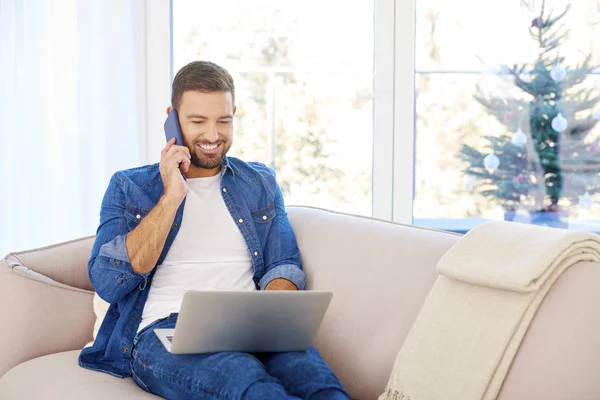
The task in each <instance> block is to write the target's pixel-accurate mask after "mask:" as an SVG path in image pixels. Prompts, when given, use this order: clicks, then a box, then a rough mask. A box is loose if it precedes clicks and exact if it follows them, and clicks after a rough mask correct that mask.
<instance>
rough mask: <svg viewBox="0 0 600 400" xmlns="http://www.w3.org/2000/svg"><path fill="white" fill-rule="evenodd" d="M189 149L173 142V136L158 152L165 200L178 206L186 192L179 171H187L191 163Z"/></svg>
mask: <svg viewBox="0 0 600 400" xmlns="http://www.w3.org/2000/svg"><path fill="white" fill-rule="evenodd" d="M190 159H191V155H190V150H189V149H188V148H187V147H185V146H178V145H176V144H175V138H172V139H171V140H169V141H168V142H167V145H166V146H165V147H164V149H162V151H161V152H160V176H161V177H162V181H163V186H164V195H163V197H164V198H165V200H168V201H169V202H173V204H175V205H176V206H179V205H180V204H181V202H182V201H183V199H184V198H185V196H186V195H187V192H188V186H187V183H186V182H185V180H184V179H183V176H181V173H182V172H183V173H185V172H188V170H189V168H190V165H191V161H190Z"/></svg>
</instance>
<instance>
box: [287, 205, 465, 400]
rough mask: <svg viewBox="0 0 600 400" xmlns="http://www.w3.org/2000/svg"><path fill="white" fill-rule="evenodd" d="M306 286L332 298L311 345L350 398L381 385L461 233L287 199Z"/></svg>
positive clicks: (366, 395)
mask: <svg viewBox="0 0 600 400" xmlns="http://www.w3.org/2000/svg"><path fill="white" fill-rule="evenodd" d="M288 213H289V218H290V222H291V224H292V226H293V228H294V232H295V234H296V238H297V240H298V246H299V247H300V254H301V256H302V262H303V266H304V270H305V272H306V276H307V287H308V288H309V289H312V290H331V291H332V292H333V298H332V300H331V305H330V306H329V309H328V311H327V314H326V315H325V319H324V320H323V324H322V325H321V329H320V330H319V333H318V335H317V339H316V342H315V345H316V347H317V349H318V350H319V351H320V352H321V354H322V355H323V358H324V359H325V361H326V362H327V363H328V364H329V365H330V366H331V368H332V369H333V370H334V371H335V373H336V374H337V375H338V377H339V378H340V380H341V381H342V384H343V385H344V387H345V388H346V389H347V390H348V392H349V393H350V394H351V395H352V398H354V399H361V400H362V399H376V398H377V397H378V396H379V395H380V394H381V392H383V390H384V388H385V385H386V383H387V381H388V378H389V376H390V372H391V370H392V366H393V364H394V359H395V357H396V354H398V350H399V349H400V346H401V345H402V343H403V341H404V338H405V337H406V335H407V333H408V331H409V330H410V328H411V326H412V323H413V321H414V319H415V317H416V315H417V314H418V312H419V310H420V309H421V306H422V304H423V302H424V301H425V298H426V297H427V295H428V294H429V291H430V290H431V287H432V285H433V282H434V281H435V279H436V278H437V272H436V269H435V266H436V264H437V262H438V261H439V259H440V258H441V257H442V255H443V254H444V253H445V252H446V251H447V250H448V249H449V248H450V247H451V246H452V245H453V244H455V243H456V242H457V241H458V239H460V236H458V235H453V234H449V233H443V232H438V231H431V230H427V229H421V228H415V227H412V226H405V225H400V224H394V223H390V222H382V221H377V220H374V219H371V218H365V217H354V216H348V215H346V214H340V213H335V212H331V211H326V210H320V209H314V208H308V207H289V208H288Z"/></svg>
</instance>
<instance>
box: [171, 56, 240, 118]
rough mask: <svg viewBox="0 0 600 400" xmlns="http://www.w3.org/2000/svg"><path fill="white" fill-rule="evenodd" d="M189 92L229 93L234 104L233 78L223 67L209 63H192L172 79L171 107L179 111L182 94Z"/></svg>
mask: <svg viewBox="0 0 600 400" xmlns="http://www.w3.org/2000/svg"><path fill="white" fill-rule="evenodd" d="M189 90H199V91H201V92H209V93H210V92H229V93H231V99H232V101H233V104H235V87H234V85H233V78H232V77H231V75H230V74H229V72H227V70H226V69H225V68H223V67H220V66H218V65H217V64H215V63H212V62H210V61H193V62H191V63H189V64H187V65H186V66H185V67H183V68H181V69H180V70H179V72H177V75H175V79H173V90H172V93H171V105H172V106H173V107H175V109H176V110H177V109H179V102H180V101H181V97H182V96H183V93H185V92H187V91H189Z"/></svg>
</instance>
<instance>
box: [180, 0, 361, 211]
mask: <svg viewBox="0 0 600 400" xmlns="http://www.w3.org/2000/svg"><path fill="white" fill-rule="evenodd" d="M345 4H346V3H344V2H342V1H339V0H326V1H321V0H320V1H315V0H312V1H303V2H280V1H273V0H271V1H266V0H252V1H239V0H238V1H235V0H226V1H221V2H210V1H198V0H174V1H173V40H174V43H173V53H174V54H173V57H174V69H175V71H177V70H178V69H179V68H181V67H182V66H183V65H185V64H187V63H188V62H190V61H193V60H199V59H201V60H209V61H213V62H216V63H217V64H219V65H221V66H223V67H224V68H226V69H227V70H228V71H229V72H231V74H232V75H233V78H234V80H235V83H236V105H237V106H238V114H237V116H236V122H235V123H236V125H235V142H234V145H233V147H232V150H231V153H230V155H232V156H238V157H240V158H242V159H244V160H247V161H260V162H264V163H265V164H267V165H270V166H272V167H274V168H275V169H276V171H277V174H278V181H279V183H280V185H281V187H282V190H283V192H284V195H285V198H286V202H287V203H288V204H302V205H315V206H320V207H325V208H331V209H336V210H340V211H346V212H353V213H359V214H364V215H370V214H371V203H372V201H371V197H372V195H371V193H372V178H371V175H372V161H373V159H372V147H373V104H372V103H373V100H372V91H373V2H359V3H357V4H356V5H354V6H353V7H346V6H345ZM342 9H343V10H344V18H338V14H339V10H342ZM332 18H335V24H332Z"/></svg>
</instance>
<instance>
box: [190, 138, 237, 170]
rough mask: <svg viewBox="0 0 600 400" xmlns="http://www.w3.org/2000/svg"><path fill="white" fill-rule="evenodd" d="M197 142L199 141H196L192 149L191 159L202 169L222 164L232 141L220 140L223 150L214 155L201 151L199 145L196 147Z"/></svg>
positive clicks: (194, 164)
mask: <svg viewBox="0 0 600 400" xmlns="http://www.w3.org/2000/svg"><path fill="white" fill-rule="evenodd" d="M197 144H199V143H198V142H195V143H194V144H193V147H192V149H191V151H190V155H191V159H190V161H191V163H192V165H193V166H195V167H196V168H201V169H214V168H217V167H219V166H220V165H221V164H223V160H224V159H225V156H226V155H227V152H228V151H229V149H230V148H231V142H225V141H223V142H219V145H220V149H221V152H220V153H216V154H214V155H207V154H203V153H201V151H200V150H199V149H198V147H196V145H197Z"/></svg>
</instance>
